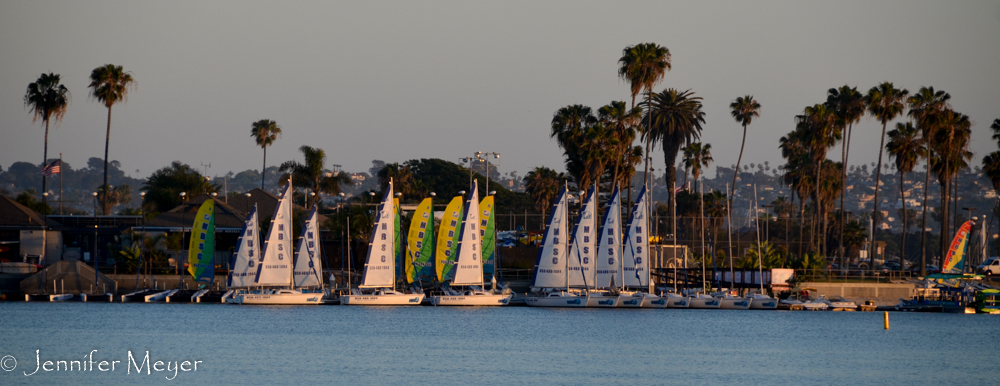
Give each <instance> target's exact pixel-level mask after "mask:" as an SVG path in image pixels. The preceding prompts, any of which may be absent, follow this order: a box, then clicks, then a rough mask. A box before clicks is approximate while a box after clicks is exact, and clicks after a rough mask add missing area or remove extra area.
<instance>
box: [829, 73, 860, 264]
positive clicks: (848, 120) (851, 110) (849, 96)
mask: <svg viewBox="0 0 1000 386" xmlns="http://www.w3.org/2000/svg"><path fill="white" fill-rule="evenodd" d="M826 93H827V94H826V105H827V106H829V107H830V108H832V109H834V111H836V112H837V115H838V116H840V122H841V123H842V124H846V125H847V135H846V136H844V140H843V145H842V146H841V147H840V163H841V165H845V166H846V165H847V164H848V163H847V158H848V157H849V156H850V152H851V133H852V132H853V131H854V124H855V123H858V122H860V121H861V117H862V116H864V115H865V110H866V106H865V96H864V95H863V94H861V93H860V92H858V88H857V87H850V86H848V85H843V86H841V87H840V88H839V89H836V88H831V89H829V90H827V92H826ZM842 131H843V128H842ZM842 172H843V174H842V175H841V179H843V180H844V181H847V168H846V167H844V168H842ZM846 197H847V184H846V183H844V184H843V185H842V189H841V192H840V215H841V216H843V215H844V200H845V198H846ZM839 223H840V235H839V237H837V240H838V248H837V252H838V253H837V254H838V255H839V256H841V257H843V256H844V236H843V235H844V222H843V221H840V222H839Z"/></svg>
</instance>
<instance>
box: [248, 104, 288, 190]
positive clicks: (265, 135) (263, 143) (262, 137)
mask: <svg viewBox="0 0 1000 386" xmlns="http://www.w3.org/2000/svg"><path fill="white" fill-rule="evenodd" d="M250 136H251V137H253V139H254V141H256V142H257V146H260V148H261V149H264V166H262V167H261V168H260V189H261V190H264V175H265V174H266V173H267V147H268V146H271V145H272V144H274V141H275V140H276V139H278V137H280V136H281V128H280V127H278V122H275V121H272V120H270V119H261V120H259V121H257V122H254V123H253V124H252V125H251V126H250Z"/></svg>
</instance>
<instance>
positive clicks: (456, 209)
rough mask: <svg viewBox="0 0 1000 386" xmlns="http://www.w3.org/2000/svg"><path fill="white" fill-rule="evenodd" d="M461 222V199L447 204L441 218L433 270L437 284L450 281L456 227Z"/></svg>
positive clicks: (453, 268)
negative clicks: (435, 273)
mask: <svg viewBox="0 0 1000 386" xmlns="http://www.w3.org/2000/svg"><path fill="white" fill-rule="evenodd" d="M460 221H462V197H461V196H458V197H455V198H453V199H452V200H451V202H450V203H448V206H447V207H445V209H444V213H443V214H442V216H441V226H440V227H439V228H438V233H437V237H438V240H437V250H436V251H435V252H434V268H435V270H436V272H437V279H438V282H442V283H443V282H445V281H448V280H450V279H451V275H452V272H453V271H454V270H455V254H456V253H457V252H458V225H459V222H460Z"/></svg>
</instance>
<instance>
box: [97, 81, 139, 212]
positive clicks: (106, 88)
mask: <svg viewBox="0 0 1000 386" xmlns="http://www.w3.org/2000/svg"><path fill="white" fill-rule="evenodd" d="M136 85H137V83H136V81H135V79H133V78H132V73H131V72H128V71H125V70H123V69H122V66H116V65H113V64H105V65H103V66H100V67H97V68H95V69H94V70H93V71H91V72H90V85H89V86H87V87H90V96H91V97H93V98H95V99H97V100H98V101H99V102H101V103H103V104H104V106H105V107H107V108H108V128H107V134H106V135H105V137H104V183H103V186H108V146H109V145H110V144H111V107H112V106H114V105H115V104H116V103H119V102H120V103H125V102H126V101H127V100H128V93H129V91H131V90H134V89H135V87H136ZM105 199H107V196H105ZM107 208H108V203H107V201H103V209H105V212H104V215H105V216H106V215H108V212H107V210H108V209H107Z"/></svg>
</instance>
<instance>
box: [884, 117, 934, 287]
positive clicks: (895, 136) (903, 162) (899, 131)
mask: <svg viewBox="0 0 1000 386" xmlns="http://www.w3.org/2000/svg"><path fill="white" fill-rule="evenodd" d="M885 150H886V151H888V152H889V157H890V158H895V159H896V170H898V171H899V199H900V201H902V202H903V210H902V211H901V213H902V214H903V216H902V217H903V232H902V240H901V242H900V244H899V246H900V256H901V257H902V258H901V261H900V262H899V265H900V269H901V270H902V269H905V268H904V267H905V261H906V232H908V231H909V230H908V229H907V228H908V227H907V226H906V224H907V221H906V194H905V191H906V189H904V186H905V184H906V173H909V172H912V171H913V168H914V167H916V166H917V161H919V160H920V159H921V158H924V157H926V156H927V149H925V148H924V140H923V138H920V130H917V128H916V127H914V126H913V123H911V122H907V123H905V124H904V123H897V124H896V129H895V130H893V131H890V132H889V143H888V144H886V146H885Z"/></svg>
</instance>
